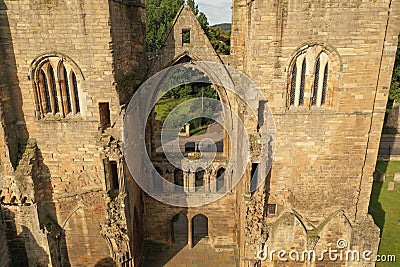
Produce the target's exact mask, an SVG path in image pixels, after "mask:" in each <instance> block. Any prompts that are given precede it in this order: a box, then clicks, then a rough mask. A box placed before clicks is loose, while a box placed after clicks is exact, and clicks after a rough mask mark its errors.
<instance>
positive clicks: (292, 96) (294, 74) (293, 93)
mask: <svg viewBox="0 0 400 267" xmlns="http://www.w3.org/2000/svg"><path fill="white" fill-rule="evenodd" d="M296 79H297V64H296V63H295V64H294V66H293V69H292V82H291V86H290V105H291V106H293V105H294V103H295V101H296Z"/></svg>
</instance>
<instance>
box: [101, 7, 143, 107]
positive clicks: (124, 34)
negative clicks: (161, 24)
mask: <svg viewBox="0 0 400 267" xmlns="http://www.w3.org/2000/svg"><path fill="white" fill-rule="evenodd" d="M109 3H110V21H111V37H112V40H113V42H112V43H111V47H110V49H111V51H112V56H113V69H114V75H115V81H116V83H117V91H118V94H119V97H120V103H121V104H128V103H129V100H130V98H131V97H132V95H133V93H134V91H135V90H136V89H137V88H138V87H139V85H140V84H141V83H142V82H143V78H144V77H145V75H146V72H147V56H146V47H145V32H146V29H145V25H146V24H145V15H146V12H145V5H144V1H143V0H130V1H123V0H113V1H109Z"/></svg>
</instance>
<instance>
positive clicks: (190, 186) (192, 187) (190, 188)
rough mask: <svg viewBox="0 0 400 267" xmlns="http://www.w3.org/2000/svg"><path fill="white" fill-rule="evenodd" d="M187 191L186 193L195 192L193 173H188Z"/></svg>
mask: <svg viewBox="0 0 400 267" xmlns="http://www.w3.org/2000/svg"><path fill="white" fill-rule="evenodd" d="M188 176H189V179H188V180H189V188H188V189H189V190H188V192H195V191H196V177H195V173H194V172H189V175H188Z"/></svg>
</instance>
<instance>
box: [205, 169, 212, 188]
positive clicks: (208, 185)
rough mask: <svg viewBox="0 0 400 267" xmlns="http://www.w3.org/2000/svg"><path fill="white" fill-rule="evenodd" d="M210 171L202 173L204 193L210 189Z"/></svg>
mask: <svg viewBox="0 0 400 267" xmlns="http://www.w3.org/2000/svg"><path fill="white" fill-rule="evenodd" d="M211 177H212V176H211V171H209V172H208V171H205V172H204V178H203V180H204V190H205V192H206V193H209V192H210V190H211V188H210V183H211Z"/></svg>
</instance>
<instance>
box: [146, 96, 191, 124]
mask: <svg viewBox="0 0 400 267" xmlns="http://www.w3.org/2000/svg"><path fill="white" fill-rule="evenodd" d="M185 100H186V99H185V98H179V99H173V98H167V99H163V98H161V99H160V100H158V101H157V104H156V106H155V107H154V109H155V112H156V113H157V115H156V120H159V121H165V118H166V117H167V116H168V114H169V113H171V111H172V110H173V109H174V108H175V107H176V106H177V105H179V104H182V103H183V102H184V101H185Z"/></svg>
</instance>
